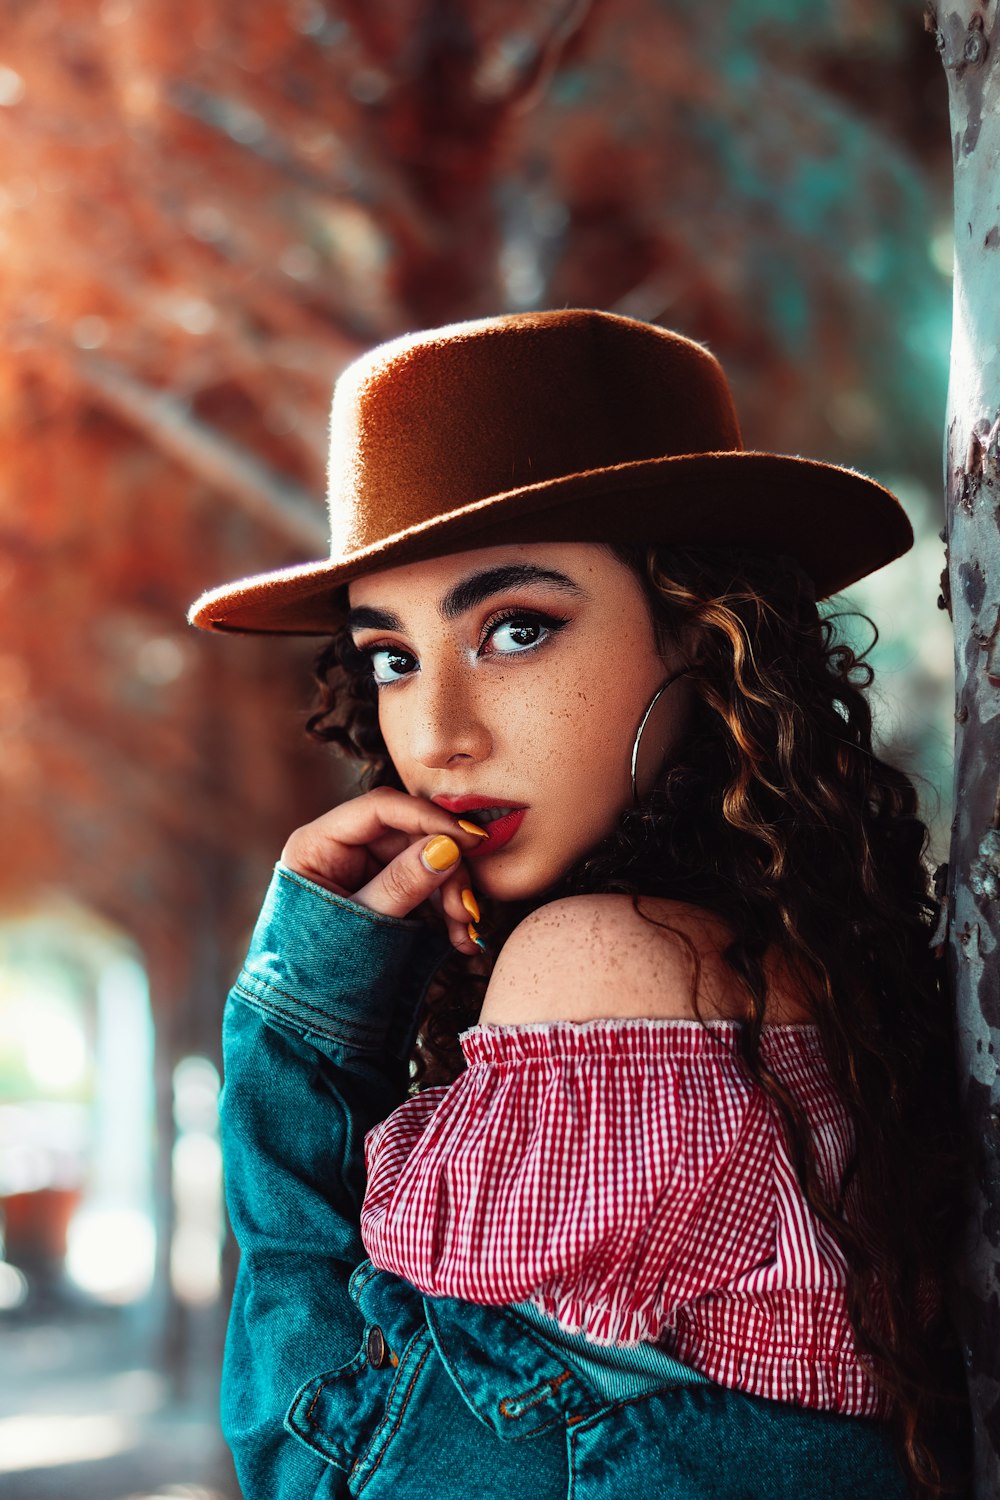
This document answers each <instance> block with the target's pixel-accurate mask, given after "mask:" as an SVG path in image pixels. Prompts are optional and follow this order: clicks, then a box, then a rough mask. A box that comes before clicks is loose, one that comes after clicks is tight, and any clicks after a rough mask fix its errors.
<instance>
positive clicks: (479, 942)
mask: <svg viewBox="0 0 1000 1500" xmlns="http://www.w3.org/2000/svg"><path fill="white" fill-rule="evenodd" d="M465 930H466V932H467V933H468V934H469V936H470V938H471V939H472V941H473V942H474V943H475V945H476V947H477V948H481V949H482V950H483V952H484V953H485V952H486V944H485V943H484V942H483V940H482V938H481V937H480V936H479V933H478V932H477V931H476V929H475V928H474V927H473V925H472V923H471V922H470V923H469V925H468V927H466V929H465Z"/></svg>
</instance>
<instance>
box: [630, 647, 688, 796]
mask: <svg viewBox="0 0 1000 1500" xmlns="http://www.w3.org/2000/svg"><path fill="white" fill-rule="evenodd" d="M690 670H691V668H690V667H681V668H680V670H679V671H677V672H672V673H671V674H670V676H669V677H668V678H667V680H666V682H663V683H661V684H660V686H659V687H658V688H657V689H656V692H655V693H654V694H653V696H652V698H651V699H650V700H649V704H648V706H647V708H646V712H645V713H644V714H643V716H642V718H641V720H640V721H639V728H638V729H637V730H636V732H635V742H634V744H633V746H632V768H631V769H632V805H633V806H634V807H638V805H639V789H638V787H637V785H636V779H635V776H636V768H637V767H638V764H639V741H640V740H641V739H642V731H643V730H644V729H645V727H646V724H647V723H648V721H649V716H650V714H651V713H652V712H653V709H654V708H655V707H656V705H657V703H658V702H659V700H660V698H662V696H663V694H664V693H665V692H666V691H667V688H668V687H669V686H670V684H671V683H672V682H676V681H677V679H678V677H683V676H684V675H685V674H686V673H687V672H690Z"/></svg>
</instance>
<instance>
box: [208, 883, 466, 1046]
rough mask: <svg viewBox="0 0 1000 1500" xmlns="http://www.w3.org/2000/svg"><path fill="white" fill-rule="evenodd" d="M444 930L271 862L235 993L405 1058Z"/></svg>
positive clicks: (306, 1026) (297, 1021)
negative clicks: (380, 909) (385, 912)
mask: <svg viewBox="0 0 1000 1500" xmlns="http://www.w3.org/2000/svg"><path fill="white" fill-rule="evenodd" d="M450 947H451V945H450V943H449V942H448V939H447V936H446V935H445V934H444V933H443V932H435V931H434V930H433V929H432V928H430V927H428V926H427V925H426V924H425V923H424V922H420V921H417V920H414V919H411V918H405V919H404V918H400V917H387V916H383V915H382V914H381V913H379V912H374V911H370V910H369V909H368V908H367V907H365V906H359V905H358V904H357V902H355V901H350V900H348V899H347V898H346V897H344V896H337V895H335V894H334V893H333V891H328V890H326V889H325V888H324V887H323V886H320V885H316V884H315V882H314V881H311V880H307V879H306V878H305V876H303V875H300V874H298V873H297V871H295V870H291V869H289V868H288V866H287V865H284V864H282V862H281V861H280V860H279V861H278V863H277V864H276V865H275V867H274V874H273V876H272V877H271V883H270V885H269V886H268V889H267V894H266V895H265V897H264V903H263V906H262V907H261V910H260V915H259V916H258V918H257V924H256V926H255V928H254V931H253V937H252V938H251V941H250V948H249V952H248V953H247V957H246V962H245V964H244V966H243V969H242V971H241V973H240V976H239V978H238V979H237V981H236V985H235V989H236V990H237V991H238V992H241V993H242V994H244V995H245V996H246V998H248V999H250V1000H253V1001H255V1002H256V1003H257V1004H262V1005H264V1006H266V1007H267V1008H268V1009H269V1010H271V1011H274V1012H277V1013H278V1014H279V1015H280V1016H282V1017H283V1019H285V1020H286V1021H290V1022H291V1023H292V1024H293V1025H295V1026H297V1027H299V1028H300V1029H303V1030H308V1031H315V1032H320V1033H322V1034H323V1035H325V1036H328V1037H332V1038H333V1039H334V1040H336V1041H338V1042H341V1043H343V1044H344V1045H345V1046H347V1047H351V1048H353V1049H355V1050H356V1051H361V1052H389V1053H390V1054H391V1055H392V1056H394V1057H397V1058H401V1059H402V1058H408V1057H409V1055H410V1052H411V1050H412V1047H413V1041H414V1038H415V1036H416V1032H417V1028H418V1025H419V1021H420V1006H421V1001H422V999H423V996H424V992H425V990H426V988H427V985H428V982H429V981H430V979H431V976H432V975H433V973H434V970H435V969H436V968H437V966H438V964H439V963H440V962H441V960H442V959H443V958H444V957H445V956H446V954H447V953H448V952H449V951H450Z"/></svg>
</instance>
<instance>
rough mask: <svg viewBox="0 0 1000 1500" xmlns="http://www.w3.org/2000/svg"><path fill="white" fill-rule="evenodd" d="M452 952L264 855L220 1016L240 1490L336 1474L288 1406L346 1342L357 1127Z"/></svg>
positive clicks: (259, 1496)
mask: <svg viewBox="0 0 1000 1500" xmlns="http://www.w3.org/2000/svg"><path fill="white" fill-rule="evenodd" d="M448 951H449V947H448V942H447V938H446V937H445V936H444V935H443V934H442V933H435V932H433V931H432V930H431V929H430V928H428V927H427V926H426V925H425V924H424V923H422V922H418V921H412V920H406V921H403V920H399V919H397V918H394V917H385V916H381V915H379V914H378V913H376V912H372V911H369V910H368V909H367V908H365V907H362V906H358V905H356V904H355V903H354V902H352V901H348V900H344V899H343V898H341V897H339V896H336V895H334V894H333V893H332V892H331V891H327V890H325V889H323V888H322V887H320V886H318V885H315V884H313V882H312V881H309V880H306V879H304V878H303V877H302V876H300V875H298V874H296V873H295V872H294V871H292V870H290V869H288V868H287V867H286V866H284V865H282V864H281V863H279V864H278V865H276V866H275V873H274V876H273V878H272V881H271V884H270V886H269V888H268V891H267V895H266V897H265V899H264V905H263V907H262V910H261V913H260V916H259V918H258V920H257V925H256V927H255V929H254V933H253V938H252V940H251V944H250V951H249V953H248V955H247V959H246V963H245V965H244V967H243V970H242V972H241V973H240V975H239V978H238V979H237V981H236V983H235V984H234V986H233V988H232V990H231V991H230V994H229V998H228V1000H227V1003H226V1010H225V1017H224V1022H223V1059H224V1068H225V1082H224V1087H223V1092H222V1101H221V1131H222V1146H223V1160H224V1166H225V1184H226V1202H227V1206H228V1209H229V1217H230V1222H231V1224H232V1227H233V1233H234V1235H235V1237H236V1240H237V1242H238V1244H239V1247H240V1252H241V1255H240V1266H239V1272H238V1275H237V1279H236V1289H235V1295H234V1298H233V1305H232V1311H231V1314H230V1319H229V1328H228V1333H227V1338H226V1351H225V1359H224V1364H223V1378H222V1428H223V1432H224V1434H225V1437H226V1440H227V1442H228V1443H229V1446H230V1448H231V1450H232V1452H233V1457H234V1460H235V1464H236V1469H237V1473H238V1475H239V1479H240V1484H241V1486H242V1490H243V1494H244V1497H245V1500H306V1497H310V1496H313V1495H318V1494H319V1493H320V1492H321V1493H322V1494H323V1495H324V1496H330V1495H333V1494H335V1493H337V1491H336V1490H335V1489H334V1488H333V1487H332V1486H333V1484H334V1482H335V1476H336V1471H335V1472H334V1474H330V1473H327V1472H326V1471H327V1470H328V1467H329V1466H328V1465H327V1464H326V1463H325V1462H324V1461H323V1460H322V1459H321V1458H319V1457H318V1456H317V1455H315V1454H313V1453H311V1452H310V1451H309V1449H307V1448H306V1447H305V1446H304V1445H302V1444H301V1443H300V1442H299V1441H298V1439H297V1438H295V1437H294V1436H292V1435H291V1434H290V1433H289V1432H287V1431H286V1430H285V1427H284V1421H285V1416H286V1414H287V1412H288V1410H289V1408H290V1406H291V1404H292V1401H293V1399H294V1397H295V1395H296V1392H297V1391H298V1390H299V1389H300V1387H301V1386H302V1385H303V1384H304V1383H305V1382H306V1381H308V1380H311V1379H313V1378H314V1377H315V1376H316V1375H318V1374H321V1373H323V1372H324V1371H328V1370H332V1369H336V1368H337V1367H338V1366H339V1365H342V1364H344V1363H346V1362H347V1361H348V1360H350V1359H351V1358H352V1357H353V1356H354V1354H355V1353H356V1352H357V1349H358V1347H359V1344H360V1341H361V1337H362V1333H363V1320H362V1318H361V1315H360V1314H359V1312H358V1309H357V1307H356V1305H355V1304H354V1303H353V1302H352V1301H351V1299H350V1297H349V1295H348V1291H347V1282H348V1278H349V1277H350V1274H351V1272H352V1270H353V1269H354V1267H355V1266H356V1265H358V1263H359V1262H360V1261H362V1260H364V1258H365V1250H364V1246H363V1245H362V1242H361V1234H360V1214H361V1203H362V1199H363V1197H364V1191H365V1161H364V1138H365V1134H366V1133H367V1131H368V1130H370V1129H371V1128H372V1126H374V1125H375V1124H377V1123H378V1122H379V1121H380V1120H382V1119H384V1118H385V1117H386V1115H388V1114H389V1113H391V1111H392V1110H393V1109H395V1108H396V1106H397V1105H398V1104H399V1103H400V1102H401V1101H402V1100H403V1099H404V1098H405V1097H406V1093H407V1085H408V1083H409V1068H408V1059H409V1054H410V1049H411V1046H412V1043H413V1039H414V1036H415V1034H416V1030H417V1025H418V1023H419V1020H420V1007H421V1001H422V997H423V993H424V991H425V989H426V987H427V982H428V980H429V979H430V977H431V975H432V973H433V971H434V969H435V968H436V966H437V964H438V962H440V960H441V959H442V958H443V957H444V955H445V954H446V953H447V952H448ZM345 1478H346V1476H344V1475H343V1474H341V1475H340V1479H341V1480H344V1479H345Z"/></svg>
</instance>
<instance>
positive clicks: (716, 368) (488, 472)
mask: <svg viewBox="0 0 1000 1500" xmlns="http://www.w3.org/2000/svg"><path fill="white" fill-rule="evenodd" d="M741 448H742V441H741V438H740V431H739V424H738V422H737V418H736V412H735V409H734V406H733V400H732V396H731V394H730V391H729V386H728V384H727V381H726V377H725V374H724V373H723V370H722V367H721V366H720V365H719V363H718V361H717V360H716V359H715V358H714V356H713V355H711V354H710V353H709V352H708V350H706V349H704V348H703V347H702V346H701V345H700V344H696V343H694V342H693V341H691V340H689V339H686V338H683V337H681V336H680V335H679V334H675V333H671V332H668V331H667V330H666V329H661V328H658V327H655V326H653V325H650V324H648V323H640V322H638V321H636V320H635V319H632V318H624V317H620V316H618V315H616V314H613V313H603V312H598V311H593V310H582V309H571V310H564V311H557V312H538V313H523V314H512V315H509V316H506V317H500V318H487V319H482V320H478V321H474V322H467V323H455V324H451V325H449V326H448V327H446V328H438V329H434V330H433V331H432V332H430V333H418V334H415V335H410V336H407V337H404V338H400V339H394V340H393V341H392V342H390V343H388V344H382V345H380V346H379V347H378V348H377V349H375V350H373V351H371V352H370V353H369V354H367V355H364V356H362V358H360V359H358V360H355V361H354V363H353V364H351V365H349V366H348V367H347V368H346V369H345V370H344V371H343V373H342V374H341V376H340V378H339V380H338V381H337V384H336V387H335V390H334V398H333V407H332V411H331V417H330V462H329V470H328V495H327V498H328V505H329V511H330V551H331V556H335V557H343V556H345V555H346V554H350V553H352V552H357V551H360V550H362V549H363V548H365V547H368V546H371V545H374V544H376V543H379V542H384V541H385V539H386V538H388V537H391V536H393V535H396V534H398V533H400V532H404V531H407V530H409V529H410V528H412V527H414V526H421V525H425V524H427V523H428V522H430V521H432V520H433V519H434V518H435V517H439V516H444V515H448V514H450V513H453V512H455V511H459V510H464V509H466V508H467V507H470V506H475V505H477V504H478V503H480V502H487V501H490V500H492V499H494V498H495V497H496V496H498V495H505V494H510V493H511V492H512V491H519V490H523V489H526V488H530V487H532V486H534V485H538V484H551V483H552V482H553V481H558V480H561V479H570V478H571V477H572V476H576V475H582V474H586V473H593V472H594V471H605V470H614V469H616V468H617V467H618V466H620V465H623V464H631V463H641V462H643V461H648V460H650V459H658V458H664V457H668V456H680V455H685V454H692V453H718V452H731V451H738V450H740V449H741Z"/></svg>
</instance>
